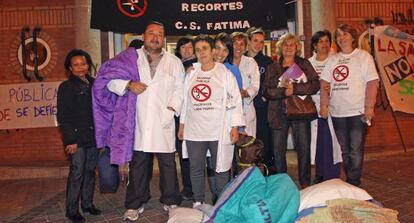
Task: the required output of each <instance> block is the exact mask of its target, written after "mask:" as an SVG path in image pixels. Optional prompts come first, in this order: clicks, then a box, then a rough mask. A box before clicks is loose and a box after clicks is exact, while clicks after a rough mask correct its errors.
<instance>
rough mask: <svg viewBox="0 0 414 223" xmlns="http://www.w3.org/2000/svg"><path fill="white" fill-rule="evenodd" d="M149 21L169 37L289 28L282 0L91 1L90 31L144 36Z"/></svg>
mask: <svg viewBox="0 0 414 223" xmlns="http://www.w3.org/2000/svg"><path fill="white" fill-rule="evenodd" d="M150 20H155V21H160V22H162V23H164V24H165V30H166V33H167V34H168V35H184V34H200V33H206V34H216V33H219V32H233V31H245V30H246V29H248V28H249V27H252V26H260V27H263V28H264V29H268V30H272V29H279V28H285V27H286V26H287V25H286V9H285V5H284V1H280V0H239V1H225V0H92V16H91V28H94V29H100V30H102V31H112V32H117V33H142V32H143V30H144V27H145V25H146V24H147V23H148V22H149V21H150Z"/></svg>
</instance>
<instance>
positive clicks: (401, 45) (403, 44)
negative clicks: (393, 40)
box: [398, 42, 407, 55]
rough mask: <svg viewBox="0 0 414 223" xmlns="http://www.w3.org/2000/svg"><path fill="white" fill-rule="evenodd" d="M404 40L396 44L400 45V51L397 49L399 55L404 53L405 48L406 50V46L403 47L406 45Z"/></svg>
mask: <svg viewBox="0 0 414 223" xmlns="http://www.w3.org/2000/svg"><path fill="white" fill-rule="evenodd" d="M406 44H407V43H406V42H400V43H399V44H398V45H400V48H401V49H400V51H398V52H399V53H400V54H401V55H405V50H406V48H405V46H406Z"/></svg>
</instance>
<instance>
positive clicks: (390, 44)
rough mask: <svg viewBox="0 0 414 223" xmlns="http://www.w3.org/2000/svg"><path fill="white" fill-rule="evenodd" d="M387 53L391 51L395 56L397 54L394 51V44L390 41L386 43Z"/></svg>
mask: <svg viewBox="0 0 414 223" xmlns="http://www.w3.org/2000/svg"><path fill="white" fill-rule="evenodd" d="M387 50H388V51H393V52H394V53H395V54H397V51H395V47H394V44H393V43H392V41H389V42H388V49H387Z"/></svg>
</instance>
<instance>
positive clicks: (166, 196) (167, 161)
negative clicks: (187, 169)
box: [125, 151, 181, 209]
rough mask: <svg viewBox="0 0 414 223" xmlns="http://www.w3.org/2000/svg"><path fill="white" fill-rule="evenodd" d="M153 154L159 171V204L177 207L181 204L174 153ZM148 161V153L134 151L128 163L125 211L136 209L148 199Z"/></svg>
mask: <svg viewBox="0 0 414 223" xmlns="http://www.w3.org/2000/svg"><path fill="white" fill-rule="evenodd" d="M154 154H155V155H156V156H157V158H158V167H159V170H160V191H161V197H160V202H161V203H163V204H166V205H173V204H175V205H178V204H180V202H181V197H180V195H179V189H178V179H177V169H176V164H175V153H154ZM150 159H151V157H150V156H149V155H148V153H145V152H142V151H134V154H133V156H132V160H131V162H130V163H129V177H128V179H129V182H128V186H127V191H126V198H125V208H127V209H138V208H140V207H141V206H142V205H143V204H145V203H146V202H147V201H148V200H149V198H150V194H149V188H150V181H149V177H148V168H149V165H148V164H149V162H150Z"/></svg>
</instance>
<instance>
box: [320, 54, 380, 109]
mask: <svg viewBox="0 0 414 223" xmlns="http://www.w3.org/2000/svg"><path fill="white" fill-rule="evenodd" d="M320 78H321V79H322V80H325V81H327V82H329V83H330V87H331V90H330V100H329V110H330V113H331V115H332V116H333V117H350V116H356V115H360V114H362V113H364V106H365V88H366V84H367V82H369V81H372V80H376V79H378V73H377V70H376V69H375V64H374V59H373V58H372V56H371V55H370V54H369V53H367V52H366V51H364V50H360V49H355V50H354V51H353V52H352V53H350V54H344V53H337V54H334V55H332V56H330V57H329V58H328V62H327V63H326V66H325V69H324V70H323V71H322V73H321V76H320Z"/></svg>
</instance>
